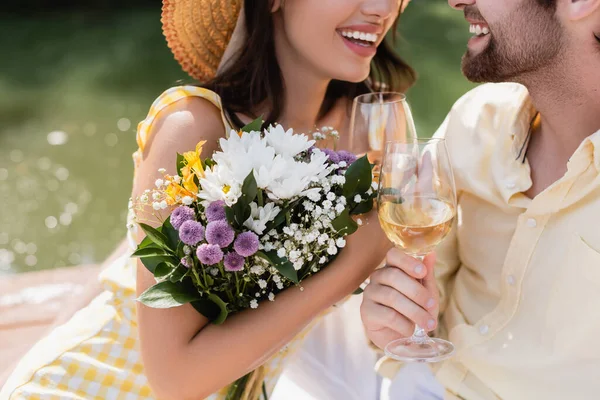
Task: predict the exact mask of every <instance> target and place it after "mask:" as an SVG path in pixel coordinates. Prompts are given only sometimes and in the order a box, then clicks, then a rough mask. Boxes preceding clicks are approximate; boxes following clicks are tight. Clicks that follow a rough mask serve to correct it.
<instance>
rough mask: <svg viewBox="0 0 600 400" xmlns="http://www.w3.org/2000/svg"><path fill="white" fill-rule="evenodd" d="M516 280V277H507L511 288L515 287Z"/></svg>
mask: <svg viewBox="0 0 600 400" xmlns="http://www.w3.org/2000/svg"><path fill="white" fill-rule="evenodd" d="M515 282H516V280H515V277H514V275H509V276H507V277H506V283H508V284H509V285H510V286H513V285H514V284H515Z"/></svg>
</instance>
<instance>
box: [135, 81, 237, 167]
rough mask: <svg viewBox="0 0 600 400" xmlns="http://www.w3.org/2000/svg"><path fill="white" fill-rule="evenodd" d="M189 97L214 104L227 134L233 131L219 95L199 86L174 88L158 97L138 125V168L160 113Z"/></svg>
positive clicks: (136, 160)
mask: <svg viewBox="0 0 600 400" xmlns="http://www.w3.org/2000/svg"><path fill="white" fill-rule="evenodd" d="M188 97H201V98H203V99H206V100H208V101H210V102H211V103H212V104H214V105H215V107H217V108H218V109H219V110H220V111H221V119H222V120H223V126H224V127H225V132H226V133H227V134H229V131H230V130H231V124H230V122H229V120H228V119H227V118H226V116H225V113H224V111H223V106H222V104H221V98H220V97H219V95H218V94H216V93H215V92H213V91H212V90H208V89H205V88H201V87H198V86H191V85H186V86H175V87H172V88H170V89H168V90H166V91H165V92H163V93H162V94H161V95H160V96H158V98H157V99H156V100H155V101H154V103H152V106H151V107H150V111H148V115H147V116H146V118H145V119H144V120H143V121H141V122H140V123H139V124H138V127H137V136H136V140H137V144H138V149H137V151H136V152H135V153H133V161H134V164H135V166H136V167H137V166H138V165H139V163H140V162H141V161H142V157H143V154H144V149H145V148H146V144H147V143H148V141H149V139H150V135H151V134H152V125H153V124H154V121H155V120H156V118H157V117H158V115H159V114H160V112H161V111H162V110H163V109H164V108H166V107H167V106H169V105H171V104H173V103H176V102H177V101H179V100H181V99H185V98H188Z"/></svg>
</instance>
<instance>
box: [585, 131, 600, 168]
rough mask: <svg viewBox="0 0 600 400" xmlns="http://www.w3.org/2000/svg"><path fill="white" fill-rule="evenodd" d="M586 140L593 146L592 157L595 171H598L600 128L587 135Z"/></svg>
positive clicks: (599, 163) (599, 166) (599, 161)
mask: <svg viewBox="0 0 600 400" xmlns="http://www.w3.org/2000/svg"><path fill="white" fill-rule="evenodd" d="M587 140H589V141H590V142H591V143H592V145H593V146H594V152H593V153H592V154H593V157H594V165H595V166H596V171H598V172H599V173H600V130H599V131H598V132H596V133H594V134H593V135H591V136H589V137H588V138H587Z"/></svg>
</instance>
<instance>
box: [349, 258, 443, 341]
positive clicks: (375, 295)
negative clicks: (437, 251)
mask: <svg viewBox="0 0 600 400" xmlns="http://www.w3.org/2000/svg"><path fill="white" fill-rule="evenodd" d="M434 263H435V255H434V254H430V255H428V256H427V257H425V260H424V262H421V261H420V260H418V259H416V258H413V257H411V256H409V255H407V254H405V253H403V252H402V251H400V250H398V249H392V250H390V251H389V252H388V253H387V257H386V266H385V267H383V268H381V269H378V270H377V271H375V272H374V273H373V274H372V275H371V282H370V283H369V285H368V286H367V287H366V288H365V292H364V295H363V303H362V306H361V308H360V313H361V317H362V321H363V324H364V325H365V328H366V331H367V336H368V337H369V339H371V341H372V342H373V343H374V344H375V345H376V346H378V347H380V348H381V349H383V348H384V347H385V346H386V345H387V344H388V343H389V342H391V341H392V340H395V339H400V338H403V337H409V336H411V335H412V333H413V331H414V329H415V323H416V324H418V325H419V326H421V327H422V328H424V329H425V330H426V331H432V330H434V329H435V328H436V326H437V317H438V312H439V293H438V290H437V286H436V283H435V277H434V274H433V265H434ZM419 280H422V282H423V283H422V284H421V283H420V282H419Z"/></svg>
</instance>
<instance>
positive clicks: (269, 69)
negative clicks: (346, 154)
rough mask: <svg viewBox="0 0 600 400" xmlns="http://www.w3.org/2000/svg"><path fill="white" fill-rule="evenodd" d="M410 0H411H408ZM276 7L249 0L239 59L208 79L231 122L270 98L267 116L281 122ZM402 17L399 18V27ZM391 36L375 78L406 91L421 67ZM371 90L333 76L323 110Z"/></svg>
mask: <svg viewBox="0 0 600 400" xmlns="http://www.w3.org/2000/svg"><path fill="white" fill-rule="evenodd" d="M404 1H406V0H402V3H404ZM270 7H271V5H270V0H245V1H244V11H245V18H246V21H245V22H246V29H247V35H246V37H247V39H246V43H244V45H243V46H241V48H240V51H239V52H238V54H235V55H234V57H233V60H234V61H233V62H231V63H229V64H228V66H227V67H226V68H225V69H224V70H223V71H221V72H220V73H219V74H218V75H217V76H216V77H215V78H214V79H212V80H211V81H210V82H207V83H206V84H204V85H203V86H204V87H206V88H208V89H211V90H212V91H214V92H216V93H217V94H218V95H219V96H220V97H221V99H222V101H223V104H224V106H225V108H226V110H227V111H228V113H229V116H230V118H231V120H232V121H231V122H232V123H233V124H235V125H237V126H238V127H240V126H243V123H242V122H241V121H240V120H239V118H237V117H236V115H235V113H248V112H249V111H251V110H252V109H253V107H255V106H256V105H258V104H261V103H263V102H264V101H265V100H267V99H268V100H269V101H270V105H271V110H270V113H269V114H268V115H265V116H263V119H264V120H265V126H268V125H269V124H272V123H274V122H276V121H277V119H278V118H279V117H280V116H281V112H282V110H283V102H284V90H285V84H284V82H283V77H282V75H281V70H280V69H279V65H278V63H277V57H276V55H275V43H274V37H273V36H274V24H273V18H272V15H271V10H270ZM397 22H398V21H396V23H394V32H395V28H396V24H397ZM391 36H394V35H391ZM389 40H390V38H386V39H385V40H384V41H383V42H382V43H381V45H380V46H379V48H378V49H377V54H376V55H375V57H374V58H373V61H372V66H371V75H370V80H371V81H372V82H378V83H381V84H384V85H385V88H386V90H393V91H405V90H407V89H408V88H409V87H410V86H412V84H413V83H414V81H415V80H416V73H415V71H414V70H413V69H412V68H411V67H410V66H409V65H408V64H407V63H406V62H405V61H403V60H402V59H401V58H400V57H399V56H398V55H397V54H396V53H395V52H394V50H393V48H392V46H391V44H390V43H389V42H388V41H389ZM368 91H369V87H368V86H367V82H361V83H352V82H344V81H337V80H333V81H332V82H331V83H330V84H329V88H328V89H327V93H326V96H325V101H324V103H323V105H322V107H321V116H322V115H324V114H326V113H327V112H329V111H330V110H331V108H332V107H333V105H334V104H335V102H336V100H338V99H340V98H343V97H347V98H350V99H352V98H354V97H355V96H357V95H359V94H363V93H366V92H368ZM253 117H256V116H253Z"/></svg>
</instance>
